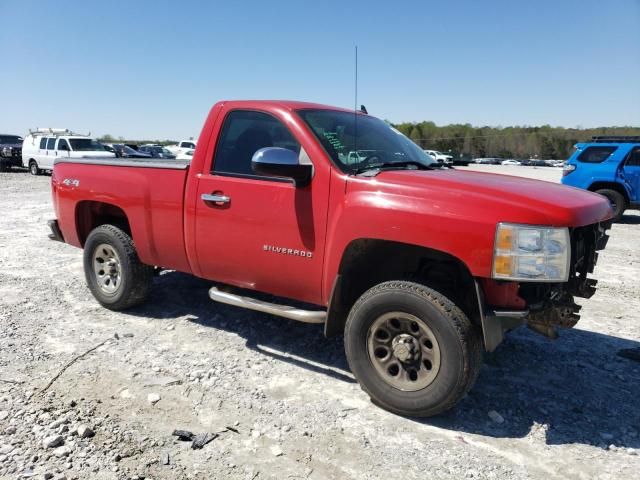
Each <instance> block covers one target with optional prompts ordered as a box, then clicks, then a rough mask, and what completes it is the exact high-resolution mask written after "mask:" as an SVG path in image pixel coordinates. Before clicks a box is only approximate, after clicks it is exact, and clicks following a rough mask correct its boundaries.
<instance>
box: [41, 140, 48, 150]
mask: <svg viewBox="0 0 640 480" xmlns="http://www.w3.org/2000/svg"><path fill="white" fill-rule="evenodd" d="M46 148H47V137H42V138H41V139H40V150H44V149H46Z"/></svg>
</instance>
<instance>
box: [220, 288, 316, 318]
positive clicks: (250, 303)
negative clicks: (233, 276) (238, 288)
mask: <svg viewBox="0 0 640 480" xmlns="http://www.w3.org/2000/svg"><path fill="white" fill-rule="evenodd" d="M209 298H211V300H213V301H214V302H220V303H224V304H226V305H233V306H234V307H241V308H247V309H249V310H256V311H258V312H264V313H270V314H271V315H276V316H278V317H284V318H288V319H291V320H297V321H299V322H304V323H324V322H325V320H326V319H327V312H325V311H323V310H302V309H300V308H295V307H291V306H289V305H278V304H276V303H269V302H263V301H262V300H256V299H255V298H250V297H243V296H240V295H234V294H233V293H227V292H221V291H220V290H218V289H217V288H216V287H211V288H210V289H209Z"/></svg>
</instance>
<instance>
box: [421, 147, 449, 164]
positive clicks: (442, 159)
mask: <svg viewBox="0 0 640 480" xmlns="http://www.w3.org/2000/svg"><path fill="white" fill-rule="evenodd" d="M424 153H426V154H427V155H431V156H432V157H433V158H435V159H436V162H438V163H446V164H451V163H453V156H451V155H447V154H446V153H442V152H439V151H437V150H425V151H424Z"/></svg>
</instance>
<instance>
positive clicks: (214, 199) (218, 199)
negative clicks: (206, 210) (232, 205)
mask: <svg viewBox="0 0 640 480" xmlns="http://www.w3.org/2000/svg"><path fill="white" fill-rule="evenodd" d="M200 198H202V200H203V201H205V202H211V203H218V204H221V203H229V202H230V201H231V197H228V196H227V195H222V194H219V193H215V194H211V193H203V194H202V196H201V197H200Z"/></svg>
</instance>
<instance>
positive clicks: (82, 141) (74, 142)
mask: <svg viewBox="0 0 640 480" xmlns="http://www.w3.org/2000/svg"><path fill="white" fill-rule="evenodd" d="M69 143H70V144H71V150H73V151H76V152H95V151H98V152H101V151H103V150H104V145H102V144H101V143H98V142H96V141H95V140H94V139H92V138H70V139H69Z"/></svg>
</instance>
